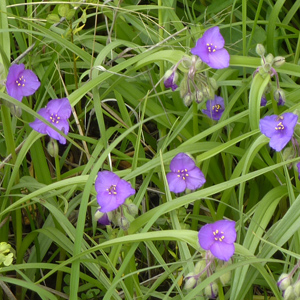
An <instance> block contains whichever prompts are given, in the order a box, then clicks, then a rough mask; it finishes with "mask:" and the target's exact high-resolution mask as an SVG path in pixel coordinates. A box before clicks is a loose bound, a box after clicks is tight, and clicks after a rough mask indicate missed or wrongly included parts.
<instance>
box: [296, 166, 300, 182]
mask: <svg viewBox="0 0 300 300" xmlns="http://www.w3.org/2000/svg"><path fill="white" fill-rule="evenodd" d="M297 170H298V179H299V180H300V162H298V163H297Z"/></svg>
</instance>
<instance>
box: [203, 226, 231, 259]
mask: <svg viewBox="0 0 300 300" xmlns="http://www.w3.org/2000/svg"><path fill="white" fill-rule="evenodd" d="M198 240H199V244H200V246H201V248H202V249H204V250H209V251H210V252H211V253H212V254H213V255H214V256H215V257H216V258H218V259H221V260H225V261H228V260H229V259H230V258H231V256H232V255H233V254H234V250H235V248H234V242H235V240H236V230H235V222H234V221H229V220H221V221H217V222H215V223H212V224H206V225H204V226H203V227H202V228H201V229H200V231H199V233H198Z"/></svg>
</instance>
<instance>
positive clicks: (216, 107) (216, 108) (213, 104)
mask: <svg viewBox="0 0 300 300" xmlns="http://www.w3.org/2000/svg"><path fill="white" fill-rule="evenodd" d="M206 108H207V109H203V110H202V112H203V113H204V114H206V115H207V116H208V117H209V118H211V119H212V120H215V121H218V120H220V118H221V116H222V114H223V112H224V99H223V98H222V97H218V96H215V99H214V100H207V102H206Z"/></svg>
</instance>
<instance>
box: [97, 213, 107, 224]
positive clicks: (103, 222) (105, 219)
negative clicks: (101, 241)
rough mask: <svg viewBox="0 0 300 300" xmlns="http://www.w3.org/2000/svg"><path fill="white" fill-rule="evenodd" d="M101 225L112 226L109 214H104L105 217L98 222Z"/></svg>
mask: <svg viewBox="0 0 300 300" xmlns="http://www.w3.org/2000/svg"><path fill="white" fill-rule="evenodd" d="M97 221H98V223H99V224H102V225H110V219H109V217H108V214H107V213H104V214H103V216H102V217H101V218H100V219H98V220H97Z"/></svg>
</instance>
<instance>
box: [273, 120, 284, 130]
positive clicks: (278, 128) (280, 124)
mask: <svg viewBox="0 0 300 300" xmlns="http://www.w3.org/2000/svg"><path fill="white" fill-rule="evenodd" d="M275 129H276V130H284V125H283V124H282V122H279V123H278V124H277V126H275Z"/></svg>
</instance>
